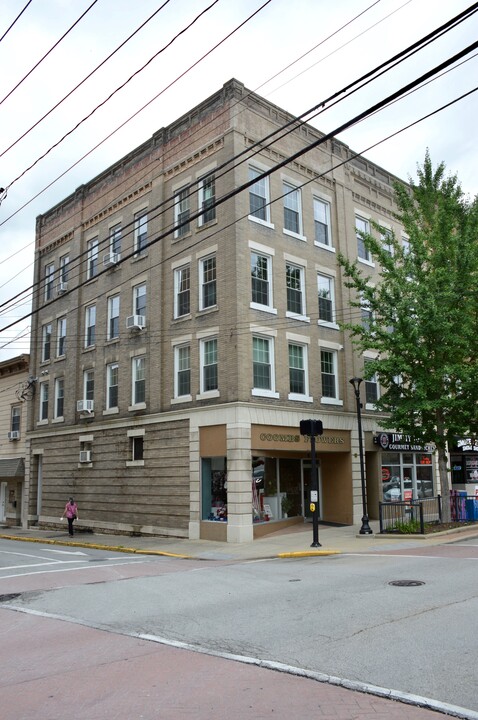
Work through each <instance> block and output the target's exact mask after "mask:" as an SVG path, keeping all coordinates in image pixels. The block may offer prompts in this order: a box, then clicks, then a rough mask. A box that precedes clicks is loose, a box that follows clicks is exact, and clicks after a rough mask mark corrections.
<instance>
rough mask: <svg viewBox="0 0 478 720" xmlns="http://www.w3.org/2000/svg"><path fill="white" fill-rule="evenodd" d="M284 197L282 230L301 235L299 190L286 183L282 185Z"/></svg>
mask: <svg viewBox="0 0 478 720" xmlns="http://www.w3.org/2000/svg"><path fill="white" fill-rule="evenodd" d="M282 193H283V196H284V230H285V231H287V232H290V233H293V234H294V235H302V208H301V202H300V190H299V188H297V187H294V186H293V185H290V184H289V183H287V182H283V183H282Z"/></svg>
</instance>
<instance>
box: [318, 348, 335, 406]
mask: <svg viewBox="0 0 478 720" xmlns="http://www.w3.org/2000/svg"><path fill="white" fill-rule="evenodd" d="M320 374H321V381H322V400H324V398H325V399H326V400H338V397H339V391H338V376H337V351H336V350H321V351H320Z"/></svg>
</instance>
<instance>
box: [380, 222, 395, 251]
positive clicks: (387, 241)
mask: <svg viewBox="0 0 478 720" xmlns="http://www.w3.org/2000/svg"><path fill="white" fill-rule="evenodd" d="M392 241H393V233H392V231H391V229H390V228H387V227H382V228H381V230H380V242H381V243H382V247H383V249H384V250H385V252H386V253H388V254H389V255H393V244H392Z"/></svg>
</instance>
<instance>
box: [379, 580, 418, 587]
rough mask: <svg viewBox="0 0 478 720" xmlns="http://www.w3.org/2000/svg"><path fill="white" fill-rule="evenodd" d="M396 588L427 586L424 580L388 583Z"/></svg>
mask: <svg viewBox="0 0 478 720" xmlns="http://www.w3.org/2000/svg"><path fill="white" fill-rule="evenodd" d="M388 584H389V585H394V586H395V587H417V586H418V585H425V583H424V582H423V580H392V581H391V582H389V583H388Z"/></svg>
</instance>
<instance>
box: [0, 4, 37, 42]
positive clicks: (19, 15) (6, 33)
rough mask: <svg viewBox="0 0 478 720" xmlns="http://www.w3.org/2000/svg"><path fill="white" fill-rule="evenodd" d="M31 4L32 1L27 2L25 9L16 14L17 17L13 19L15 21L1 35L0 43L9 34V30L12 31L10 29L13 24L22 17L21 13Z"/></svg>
mask: <svg viewBox="0 0 478 720" xmlns="http://www.w3.org/2000/svg"><path fill="white" fill-rule="evenodd" d="M32 2H33V0H28V2H27V4H26V5H25V7H24V8H23V10H20V12H19V13H18V15H17V17H16V18H15V20H14V21H13V22H12V24H11V25H10V27H9V28H7V29H6V30H5V32H4V33H3V35H2V37H0V42H2V40H3V38H4V37H5V36H6V35H8V33H9V32H10V30H11V29H12V27H13V26H14V25H15V23H16V22H17V20H19V19H20V18H21V16H22V15H23V13H24V12H25V10H26V9H27V7H28V6H29V5H30V4H31V3H32Z"/></svg>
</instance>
